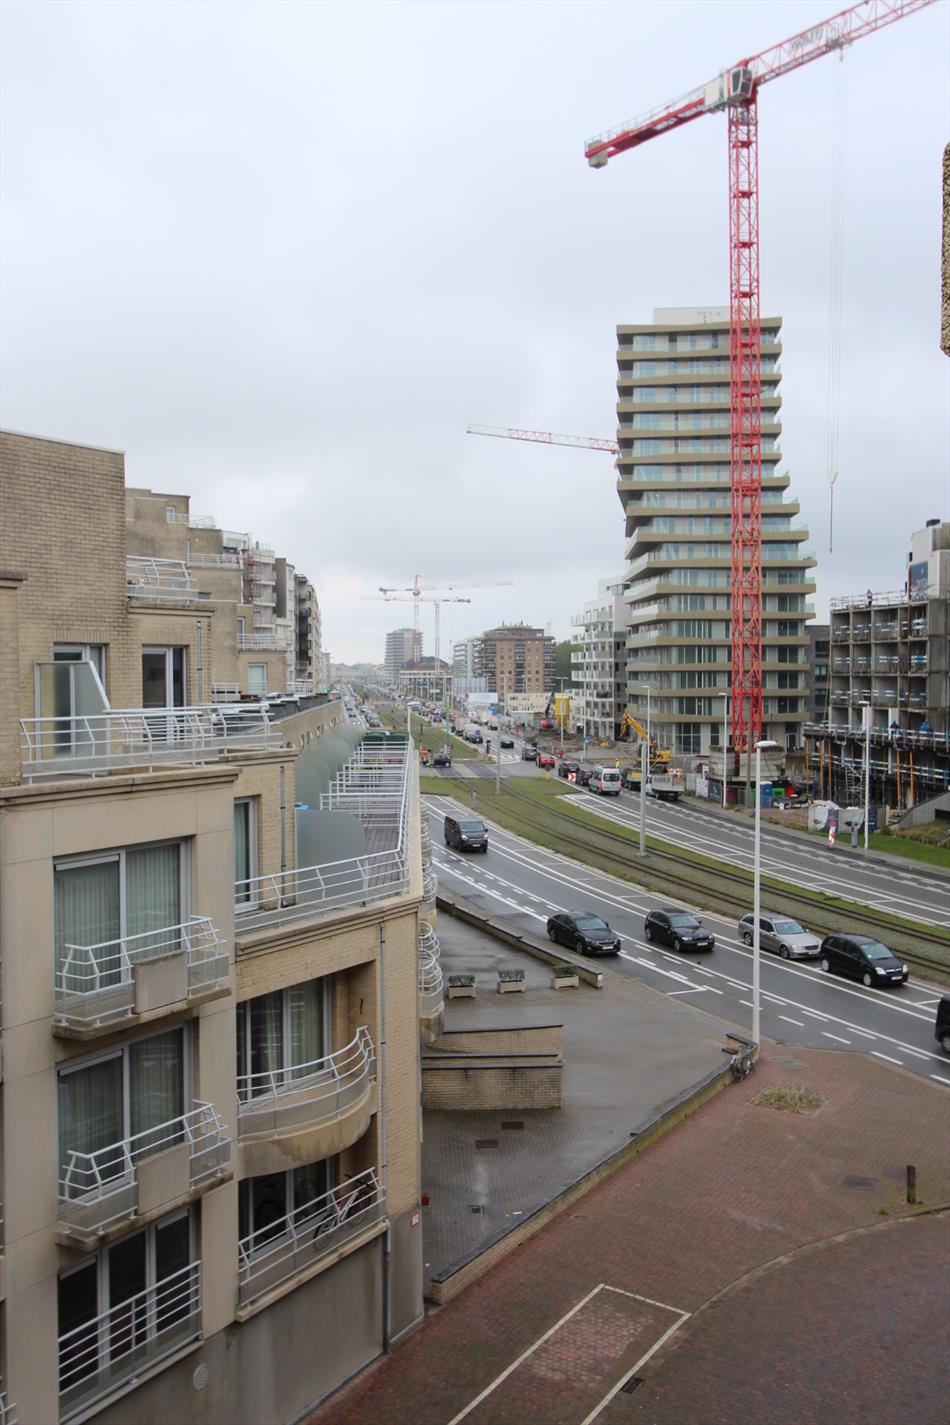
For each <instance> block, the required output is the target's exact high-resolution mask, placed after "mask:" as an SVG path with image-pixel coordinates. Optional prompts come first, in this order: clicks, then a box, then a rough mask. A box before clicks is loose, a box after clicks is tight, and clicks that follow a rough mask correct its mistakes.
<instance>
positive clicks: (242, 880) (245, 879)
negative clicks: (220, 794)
mask: <svg viewBox="0 0 950 1425" xmlns="http://www.w3.org/2000/svg"><path fill="white" fill-rule="evenodd" d="M257 825H258V799H257V797H241V798H240V799H239V800H238V801H236V802H235V803H234V904H235V908H236V909H237V910H242V909H243V910H247V909H250V907H251V906H253V905H254V904H255V902H256V896H255V894H254V888H253V886H251V885H250V884H249V882H250V881H251V880H252V879H253V878H254V877H255V876H256V875H257V874H258V865H257Z"/></svg>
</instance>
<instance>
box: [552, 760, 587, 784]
mask: <svg viewBox="0 0 950 1425" xmlns="http://www.w3.org/2000/svg"><path fill="white" fill-rule="evenodd" d="M580 770H581V764H580V763H579V762H562V763H561V764H560V766H559V767H558V769H557V774H558V776H559V777H563V778H564V779H565V781H568V782H576V781H577V774H578V772H579V771H580Z"/></svg>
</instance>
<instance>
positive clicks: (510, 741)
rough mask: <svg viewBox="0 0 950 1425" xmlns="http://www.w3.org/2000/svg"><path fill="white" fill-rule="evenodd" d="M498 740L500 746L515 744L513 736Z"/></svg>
mask: <svg viewBox="0 0 950 1425" xmlns="http://www.w3.org/2000/svg"><path fill="white" fill-rule="evenodd" d="M500 740H501V745H502V747H514V745H515V740H514V738H513V737H503V738H501V739H500Z"/></svg>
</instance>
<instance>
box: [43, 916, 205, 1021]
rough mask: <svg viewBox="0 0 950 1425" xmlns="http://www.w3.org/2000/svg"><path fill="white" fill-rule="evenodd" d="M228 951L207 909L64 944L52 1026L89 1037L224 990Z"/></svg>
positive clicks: (54, 994)
mask: <svg viewBox="0 0 950 1425" xmlns="http://www.w3.org/2000/svg"><path fill="white" fill-rule="evenodd" d="M228 970H229V963H228V952H227V950H226V948H225V945H224V941H223V940H222V939H221V936H220V935H219V934H218V932H217V930H216V929H215V927H214V925H213V924H212V922H211V920H210V919H209V918H208V916H193V917H192V918H191V919H190V920H187V921H183V922H182V923H181V924H180V925H172V926H167V927H166V928H165V929H162V930H149V931H146V932H145V933H144V934H142V935H126V936H123V937H122V938H120V939H118V940H109V941H104V942H102V943H100V944H98V945H71V944H66V945H65V946H64V947H63V955H62V962H61V963H60V965H59V966H58V967H57V969H56V972H55V976H54V992H53V1005H54V1008H53V1013H54V1020H53V1033H54V1034H59V1035H62V1036H65V1037H69V1038H89V1037H92V1036H94V1035H96V1034H108V1033H111V1032H112V1031H113V1030H114V1029H115V1028H116V1025H117V1024H118V1023H126V1022H128V1021H130V1020H135V1019H143V1020H145V1019H152V1018H155V1017H156V1016H157V1015H159V1014H167V1013H169V1012H171V1011H172V1010H180V1009H183V1008H186V1007H188V1006H190V1005H194V1004H200V1003H202V1002H203V1001H204V1000H206V999H209V998H213V997H214V996H216V995H218V994H221V993H223V992H224V991H225V990H226V988H227V979H228Z"/></svg>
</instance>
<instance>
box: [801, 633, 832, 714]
mask: <svg viewBox="0 0 950 1425" xmlns="http://www.w3.org/2000/svg"><path fill="white" fill-rule="evenodd" d="M805 671H806V674H807V678H808V684H807V686H808V717H809V721H810V722H827V721H828V709H829V698H830V696H831V625H830V624H828V623H810V624H809V625H808V659H807V661H806V664H805Z"/></svg>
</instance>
